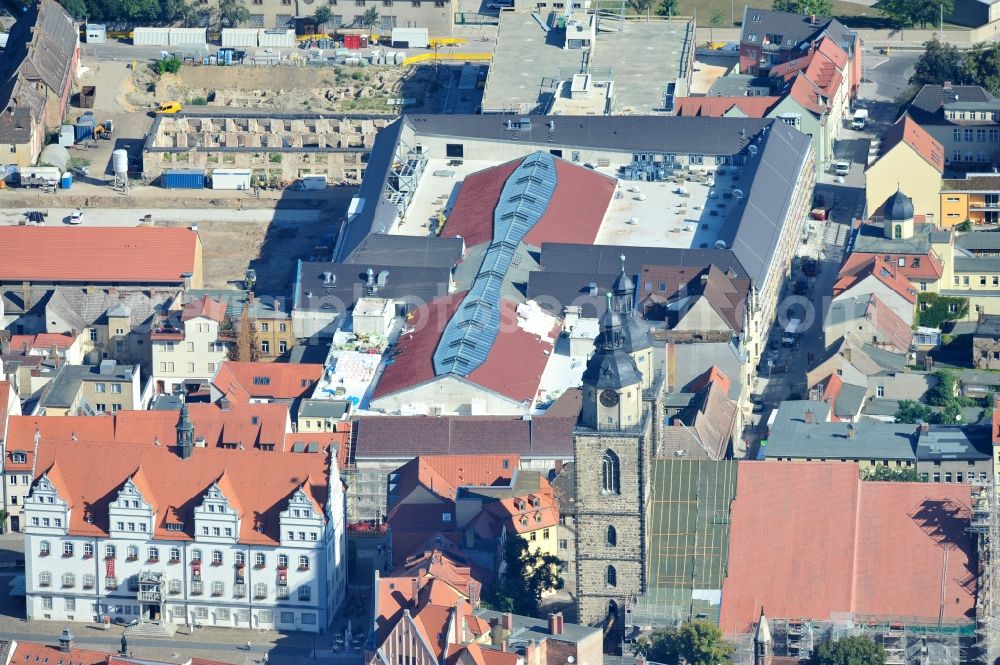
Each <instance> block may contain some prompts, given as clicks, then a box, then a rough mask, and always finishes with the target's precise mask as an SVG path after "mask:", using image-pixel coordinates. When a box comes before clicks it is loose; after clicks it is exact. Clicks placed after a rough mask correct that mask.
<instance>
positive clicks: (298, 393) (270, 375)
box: [212, 360, 323, 402]
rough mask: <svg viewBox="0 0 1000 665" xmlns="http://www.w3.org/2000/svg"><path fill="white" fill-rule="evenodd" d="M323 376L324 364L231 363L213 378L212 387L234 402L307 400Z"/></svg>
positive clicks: (220, 367)
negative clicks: (300, 398)
mask: <svg viewBox="0 0 1000 665" xmlns="http://www.w3.org/2000/svg"><path fill="white" fill-rule="evenodd" d="M322 375H323V365H320V364H307V363H262V362H236V361H233V360H227V361H225V362H223V363H222V364H221V365H220V366H219V369H218V371H216V373H215V376H214V377H212V385H213V386H215V388H216V389H217V390H218V391H219V392H221V393H222V394H223V395H225V396H226V397H227V398H228V399H229V400H230V401H231V402H248V401H250V400H251V399H254V398H257V399H261V398H273V399H295V398H298V397H307V396H308V395H309V394H310V393H311V392H312V389H313V386H315V385H316V382H317V381H318V380H319V378H320V377H321V376H322Z"/></svg>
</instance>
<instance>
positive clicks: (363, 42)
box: [344, 35, 368, 51]
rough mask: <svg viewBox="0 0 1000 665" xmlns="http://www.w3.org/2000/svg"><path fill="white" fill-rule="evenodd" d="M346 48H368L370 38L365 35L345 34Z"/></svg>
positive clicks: (354, 49)
mask: <svg viewBox="0 0 1000 665" xmlns="http://www.w3.org/2000/svg"><path fill="white" fill-rule="evenodd" d="M344 48H346V49H351V50H352V51H356V50H358V49H359V48H368V38H367V37H366V36H364V35H344Z"/></svg>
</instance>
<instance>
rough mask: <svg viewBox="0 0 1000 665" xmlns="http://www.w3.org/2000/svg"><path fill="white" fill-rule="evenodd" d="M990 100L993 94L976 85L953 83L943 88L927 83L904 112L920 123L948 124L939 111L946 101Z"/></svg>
mask: <svg viewBox="0 0 1000 665" xmlns="http://www.w3.org/2000/svg"><path fill="white" fill-rule="evenodd" d="M956 97H957V98H958V99H957V100H956V99H955V98H956ZM992 100H993V95H991V94H990V93H989V92H987V91H986V89H985V88H982V87H981V86H978V85H953V86H952V87H951V88H949V89H948V90H945V88H944V86H940V85H935V84H927V85H925V86H924V87H923V88H921V89H920V92H918V93H917V96H916V97H914V98H913V101H912V102H910V105H909V106H908V107H907V108H906V112H907V113H909V114H910V117H911V118H913V119H914V120H916V121H917V123H918V124H920V125H927V124H948V122H947V121H946V120H944V113H942V112H941V109H942V107H943V105H944V104H945V103H946V102H954V101H969V102H989V101H992Z"/></svg>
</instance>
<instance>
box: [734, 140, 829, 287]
mask: <svg viewBox="0 0 1000 665" xmlns="http://www.w3.org/2000/svg"><path fill="white" fill-rule="evenodd" d="M760 143H762V144H763V145H762V146H761V149H760V153H759V155H758V156H757V157H754V158H749V159H748V161H747V163H746V165H745V166H744V167H743V168H744V172H743V176H742V178H741V180H743V181H747V180H749V182H750V183H751V184H750V188H749V192H747V193H746V197H745V198H744V199H742V201H741V204H740V205H739V206H737V207H736V209H735V210H734V211H733V212H732V213H731V214H730V215H729V216H728V217H727V219H726V222H725V225H724V226H723V228H722V232H721V233H720V234H719V236H720V238H721V239H722V240H725V241H726V243H727V245H728V246H729V247H730V248H732V250H733V253H734V254H735V255H736V257H737V258H738V259H739V261H740V263H741V264H742V265H743V268H744V269H745V270H746V272H747V273H748V274H749V276H750V279H751V280H753V282H754V284H755V285H756V286H757V287H758V288H759V287H760V286H761V285H762V284H763V283H764V278H765V276H766V275H767V270H768V267H769V266H770V265H771V260H772V257H773V255H774V252H775V251H776V249H777V247H778V245H779V244H780V243H779V242H778V237H779V236H780V234H781V231H782V228H783V226H784V223H785V215H786V213H787V211H788V207H789V206H790V205H791V202H792V199H793V198H794V197H793V193H794V191H795V188H796V187H797V186H798V181H799V175H800V173H801V172H802V167H803V166H804V165H805V163H806V161H807V156H808V155H809V150H810V146H811V143H810V140H809V137H807V136H806V135H805V134H803V133H802V132H800V131H798V130H796V129H793V128H792V127H789V126H788V125H786V124H785V123H783V122H776V123H774V124H773V125H771V127H770V130H768V131H766V132H765V133H764V135H763V136H762V137H761V139H760Z"/></svg>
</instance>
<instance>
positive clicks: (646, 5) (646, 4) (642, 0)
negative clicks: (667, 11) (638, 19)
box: [628, 0, 653, 16]
mask: <svg viewBox="0 0 1000 665" xmlns="http://www.w3.org/2000/svg"><path fill="white" fill-rule="evenodd" d="M628 5H629V7H631V8H632V9H633V11H635V13H636V14H639V15H640V16H642V15H644V14H648V13H649V9H650V7H652V6H653V0H628Z"/></svg>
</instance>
